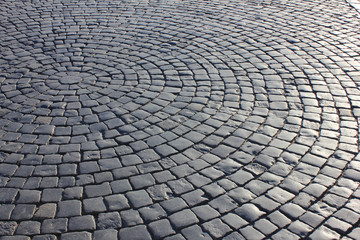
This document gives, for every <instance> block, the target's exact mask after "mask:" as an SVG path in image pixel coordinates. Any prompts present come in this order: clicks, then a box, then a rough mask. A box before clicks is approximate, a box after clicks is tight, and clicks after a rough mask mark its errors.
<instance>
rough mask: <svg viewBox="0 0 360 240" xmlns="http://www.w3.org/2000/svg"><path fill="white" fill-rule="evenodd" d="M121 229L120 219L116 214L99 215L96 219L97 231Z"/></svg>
mask: <svg viewBox="0 0 360 240" xmlns="http://www.w3.org/2000/svg"><path fill="white" fill-rule="evenodd" d="M120 227H121V219H120V215H119V213H118V212H109V213H100V214H99V216H98V218H97V228H98V229H113V228H115V229H116V228H120Z"/></svg>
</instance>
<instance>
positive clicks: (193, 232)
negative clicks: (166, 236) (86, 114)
mask: <svg viewBox="0 0 360 240" xmlns="http://www.w3.org/2000/svg"><path fill="white" fill-rule="evenodd" d="M181 233H182V234H183V235H184V236H185V238H187V239H189V238H192V239H212V237H210V235H209V234H208V233H206V232H204V231H203V230H202V228H201V227H200V226H198V225H193V226H190V227H187V228H184V229H182V230H181Z"/></svg>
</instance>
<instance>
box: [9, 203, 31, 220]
mask: <svg viewBox="0 0 360 240" xmlns="http://www.w3.org/2000/svg"><path fill="white" fill-rule="evenodd" d="M35 208H36V206H35V205H33V204H17V205H16V206H15V208H14V210H13V212H12V214H11V218H10V219H12V220H24V219H31V218H32V217H33V215H34V212H35Z"/></svg>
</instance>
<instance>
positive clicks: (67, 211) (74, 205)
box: [56, 200, 82, 217]
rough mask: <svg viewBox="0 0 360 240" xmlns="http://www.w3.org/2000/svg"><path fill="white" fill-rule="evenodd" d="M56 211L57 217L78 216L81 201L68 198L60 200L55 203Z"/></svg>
mask: <svg viewBox="0 0 360 240" xmlns="http://www.w3.org/2000/svg"><path fill="white" fill-rule="evenodd" d="M57 207H58V208H57V209H58V212H57V214H56V216H57V217H73V216H80V215H81V209H82V203H81V201H79V200H68V201H61V202H59V203H58V205H57Z"/></svg>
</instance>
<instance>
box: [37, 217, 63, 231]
mask: <svg viewBox="0 0 360 240" xmlns="http://www.w3.org/2000/svg"><path fill="white" fill-rule="evenodd" d="M67 224H68V219H67V218H57V219H45V220H44V221H43V223H42V225H41V233H63V232H66V231H67Z"/></svg>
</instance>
